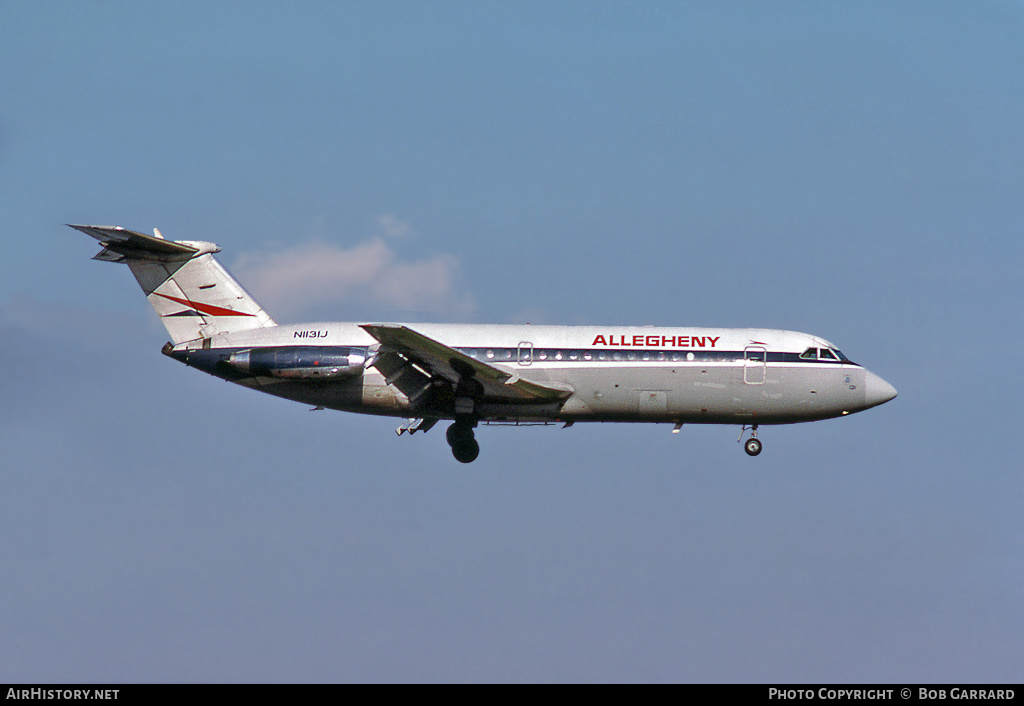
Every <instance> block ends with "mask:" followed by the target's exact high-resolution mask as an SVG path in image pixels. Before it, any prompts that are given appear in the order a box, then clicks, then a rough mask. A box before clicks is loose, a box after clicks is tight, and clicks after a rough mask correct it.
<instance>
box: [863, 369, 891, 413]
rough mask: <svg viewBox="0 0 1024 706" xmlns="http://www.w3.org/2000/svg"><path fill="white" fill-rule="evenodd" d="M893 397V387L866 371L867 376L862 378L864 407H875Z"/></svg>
mask: <svg viewBox="0 0 1024 706" xmlns="http://www.w3.org/2000/svg"><path fill="white" fill-rule="evenodd" d="M895 396H896V388H895V387H893V386H892V385H890V384H889V383H887V382H886V381H885V380H883V379H882V378H880V377H878V376H877V375H875V374H874V373H872V372H871V371H868V374H867V376H866V377H865V378H864V404H865V405H866V406H868V407H875V406H877V405H880V404H883V403H885V402H888V401H889V400H891V399H892V398H893V397H895Z"/></svg>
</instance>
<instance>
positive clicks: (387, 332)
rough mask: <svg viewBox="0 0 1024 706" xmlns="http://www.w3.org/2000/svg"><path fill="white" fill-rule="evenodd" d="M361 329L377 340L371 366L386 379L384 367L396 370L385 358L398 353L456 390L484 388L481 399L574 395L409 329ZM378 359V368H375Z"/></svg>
mask: <svg viewBox="0 0 1024 706" xmlns="http://www.w3.org/2000/svg"><path fill="white" fill-rule="evenodd" d="M362 328H363V329H364V330H365V331H366V332H367V333H369V334H370V335H371V336H373V337H374V338H376V339H377V340H378V341H380V343H381V349H380V351H379V352H378V353H377V357H376V358H375V359H374V362H373V363H372V364H373V365H375V366H376V367H377V368H378V369H381V371H382V372H384V374H385V375H387V376H388V377H389V378H390V377H391V375H390V374H389V373H388V372H387V371H386V370H384V368H389V369H395V366H394V364H393V361H388V360H387V359H388V357H389V356H393V355H396V354H397V355H398V356H401V357H402V358H404V359H405V360H406V361H407V362H408V363H411V364H414V365H416V366H418V367H420V368H422V369H424V371H426V372H428V373H429V374H431V375H434V376H438V377H441V378H444V379H445V380H448V381H449V382H451V383H452V385H454V386H456V387H458V386H459V385H465V384H467V383H469V382H470V381H476V382H478V383H479V384H480V385H481V386H482V388H483V396H484V397H485V398H488V399H492V400H506V401H514V402H557V401H559V400H564V399H565V398H567V397H568V396H569V395H571V394H572V393H573V388H572V387H571V386H569V385H567V384H565V383H556V382H543V383H540V382H534V381H532V380H528V379H526V378H523V377H521V376H520V375H519V374H518V373H516V372H514V371H511V370H507V369H505V368H503V367H502V368H499V367H498V366H495V365H489V364H488V363H484V362H482V361H479V360H477V359H476V358H471V357H470V356H468V355H466V354H465V353H462V352H460V351H457V350H455V349H454V348H451V347H449V346H446V345H444V344H443V343H441V342H439V341H435V340H434V339H432V338H429V337H427V336H424V335H423V334H421V333H418V332H416V331H413V330H412V329H411V328H409V327H408V326H398V325H395V324H365V325H363V326H362ZM378 360H379V361H380V363H381V365H377V362H378ZM389 381H390V380H389Z"/></svg>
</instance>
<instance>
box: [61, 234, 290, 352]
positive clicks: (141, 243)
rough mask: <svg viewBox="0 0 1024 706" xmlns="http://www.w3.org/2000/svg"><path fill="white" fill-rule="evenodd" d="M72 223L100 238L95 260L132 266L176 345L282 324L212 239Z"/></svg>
mask: <svg viewBox="0 0 1024 706" xmlns="http://www.w3.org/2000/svg"><path fill="white" fill-rule="evenodd" d="M68 225H69V226H70V227H71V228H74V229H75V230H79V231H81V232H83V233H85V234H86V235H89V236H92V237H93V238H96V240H98V241H100V244H101V245H102V246H103V250H101V251H100V253H99V254H98V255H96V257H95V258H93V259H95V260H102V261H105V262H123V263H125V264H127V265H128V267H129V268H130V269H131V271H132V274H134V275H135V279H136V280H138V282H139V285H140V286H141V287H142V290H143V291H144V292H145V293H146V296H147V297H148V298H149V302H150V304H152V305H153V308H154V309H155V310H156V313H157V314H159V315H160V319H161V320H162V321H163V323H164V326H165V327H166V328H167V332H168V333H169V334H170V335H171V340H172V341H173V342H174V343H175V344H178V343H184V342H186V341H193V340H196V339H200V338H212V337H213V336H216V335H217V334H220V333H230V332H235V331H247V330H251V329H257V328H267V327H270V326H276V325H277V324H276V323H275V322H274V320H273V319H272V318H270V315H269V314H267V312H266V311H264V310H263V307H261V306H260V305H259V304H258V303H256V300H255V299H253V297H252V295H251V294H249V293H248V292H247V291H245V289H244V288H243V287H242V285H240V284H239V283H238V282H237V281H235V279H234V277H232V276H231V275H230V274H229V273H228V271H227V270H226V269H224V267H223V266H222V265H221V264H220V263H219V262H217V260H216V258H214V256H213V255H214V253H217V252H220V248H219V247H217V246H216V245H214V244H213V243H207V242H202V241H190V240H165V239H164V238H163V237H160V236H159V231H155V232H156V233H157V235H156V236H153V235H146V234H144V233H137V232H135V231H132V230H127V229H125V228H121V227H120V226H87V225H71V224H68Z"/></svg>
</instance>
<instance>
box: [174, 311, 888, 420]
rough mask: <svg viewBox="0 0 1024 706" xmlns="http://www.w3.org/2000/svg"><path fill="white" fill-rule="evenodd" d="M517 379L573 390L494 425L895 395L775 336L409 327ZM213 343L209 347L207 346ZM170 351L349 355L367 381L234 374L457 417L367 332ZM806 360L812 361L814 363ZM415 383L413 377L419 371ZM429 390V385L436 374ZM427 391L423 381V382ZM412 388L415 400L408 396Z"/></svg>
mask: <svg viewBox="0 0 1024 706" xmlns="http://www.w3.org/2000/svg"><path fill="white" fill-rule="evenodd" d="M410 326H412V327H415V329H416V331H417V332H419V333H421V334H423V335H424V336H427V337H430V338H431V339H435V340H437V341H441V342H443V343H444V344H445V345H446V346H449V347H451V348H454V349H456V350H458V351H460V352H461V353H464V354H466V355H468V356H470V357H472V358H474V359H476V360H479V361H482V362H484V363H487V364H488V365H491V366H493V367H496V368H499V369H501V370H504V371H507V372H508V373H510V374H511V375H512V380H515V379H518V378H519V377H523V378H528V379H529V380H531V381H534V382H537V383H556V384H561V385H567V386H569V387H570V388H571V394H569V395H568V396H567V397H566V399H564V400H560V401H558V402H551V401H547V402H539V403H530V402H510V401H509V400H508V399H488V398H487V397H486V396H485V397H484V398H482V399H478V400H477V401H476V406H475V410H474V413H475V414H476V416H477V417H478V418H479V419H481V420H484V421H556V420H557V421H565V422H575V421H609V422H610V421H616V422H669V423H718V424H721V423H726V424H728V423H737V424H786V423H792V422H801V421H812V420H816V419H826V418H829V417H837V416H842V415H845V414H850V413H853V412H857V411H860V410H863V409H867V408H869V407H873V406H875V405H878V404H881V403H882V402H885V401H887V400H889V399H892V397H894V396H895V394H896V393H895V390H894V389H893V388H892V386H890V385H889V384H888V383H886V382H885V381H884V380H882V379H881V378H880V377H878V376H877V375H874V374H873V373H871V372H869V371H867V370H865V369H864V368H863V367H861V366H859V365H856V364H854V363H852V362H850V361H849V360H846V359H845V358H844V357H843V356H842V354H841V353H839V352H838V351H837V350H836V349H835V347H834V346H832V344H830V343H829V342H828V341H825V340H823V339H821V338H818V337H816V336H811V335H808V334H803V333H796V332H792V331H779V330H772V329H708V328H663V327H653V326H533V325H472V324H410ZM208 340H209V339H208ZM202 345H203V344H201V343H198V342H195V343H187V344H182V345H179V346H175V347H174V349H173V351H172V352H170V354H171V355H173V356H174V357H178V358H181V359H184V360H185V362H188V363H189V364H190V365H196V367H200V368H204V369H207V371H208V372H213V373H214V374H218V373H217V372H216V370H214V369H213V368H214V367H215V365H214V364H212V363H211V361H212V360H214V359H216V360H217V361H219V362H220V364H221V369H223V367H224V366H223V361H224V360H226V359H227V358H228V357H229V356H230V355H231V354H232V353H233V352H234V353H236V354H237V353H238V352H239V351H249V350H254V349H258V350H264V349H268V348H269V349H278V348H281V349H292V348H313V349H319V348H324V349H328V348H343V349H344V348H347V349H350V350H352V351H353V356H354V357H355V358H356V359H357V360H359V359H360V358H359V356H362V359H365V360H366V362H367V365H365V366H364V367H362V368H361V369H360V374H356V375H347V374H346V375H342V376H340V377H331V376H329V375H325V376H324V377H307V378H303V379H295V378H294V377H289V376H287V375H282V374H253V375H243V376H239V375H230V376H228V375H225V376H224V377H227V378H228V379H231V380H232V381H234V382H237V383H239V384H242V385H245V386H249V387H253V388H256V389H259V390H261V391H263V392H267V393H270V394H273V395H277V396H280V397H285V398H288V399H293V400H298V401H302V402H306V403H309V404H312V405H317V406H323V407H327V408H332V409H339V410H345V411H352V412H361V413H368V414H383V415H392V416H403V417H436V418H453V416H454V415H453V414H451V413H450V412H449V410H447V409H446V408H445V407H444V406H443V405H442V406H437V405H434V406H432V404H431V403H430V402H424V400H423V399H422V398H415V397H414V396H413V395H411V393H410V392H409V390H410V389H411V388H410V387H408V386H404V385H403V380H402V379H400V376H396V378H397V379H389V377H387V376H386V375H385V374H384V373H382V372H381V371H379V370H377V369H376V368H375V367H373V359H374V355H375V353H376V351H377V349H378V348H379V346H380V344H379V343H378V341H377V340H375V339H374V338H373V337H372V336H370V335H369V334H368V333H367V332H366V331H365V330H364V329H363V328H361V326H360V325H359V324H355V323H311V324H295V325H280V326H275V327H271V328H263V329H256V330H252V331H241V332H237V333H227V334H221V335H217V336H215V337H214V338H213V339H212V340H209V342H208V343H206V344H205V345H206V346H208V347H207V348H205V349H203V348H202V347H201V346H202ZM808 351H812V353H811V354H810V355H808ZM414 372H415V371H414ZM423 372H424V375H426V377H425V378H423V379H429V373H428V371H423ZM418 382H420V383H422V382H423V380H422V379H421V380H418ZM403 388H405V389H403Z"/></svg>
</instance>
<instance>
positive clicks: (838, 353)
mask: <svg viewBox="0 0 1024 706" xmlns="http://www.w3.org/2000/svg"><path fill="white" fill-rule="evenodd" d="M832 352H833V353H835V354H836V355H837V356H839V360H841V361H843V362H844V363H849V362H850V359H849V358H847V357H846V356H845V355H843V352H842V351H840V350H835V351H832Z"/></svg>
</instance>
